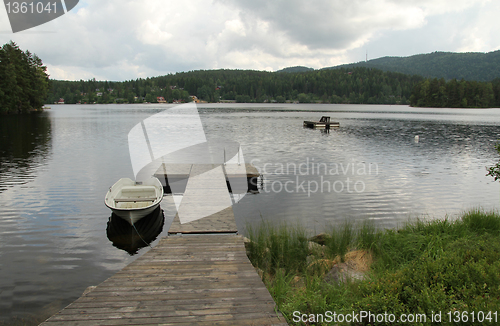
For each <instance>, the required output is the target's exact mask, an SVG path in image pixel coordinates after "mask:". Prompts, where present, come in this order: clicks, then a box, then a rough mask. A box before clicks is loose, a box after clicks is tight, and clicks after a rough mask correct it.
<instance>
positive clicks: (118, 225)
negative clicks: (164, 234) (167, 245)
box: [106, 207, 165, 255]
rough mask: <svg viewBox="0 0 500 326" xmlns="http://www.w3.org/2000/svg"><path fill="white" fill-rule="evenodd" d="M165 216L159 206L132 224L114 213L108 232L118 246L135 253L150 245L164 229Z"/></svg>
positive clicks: (109, 222)
mask: <svg viewBox="0 0 500 326" xmlns="http://www.w3.org/2000/svg"><path fill="white" fill-rule="evenodd" d="M164 222H165V217H164V214H163V210H162V209H161V208H160V207H158V208H157V209H155V210H154V211H153V213H151V214H149V215H146V216H144V217H143V218H142V219H140V220H139V221H137V222H136V223H135V224H134V226H135V227H134V226H131V225H130V224H129V223H128V222H126V221H125V220H124V219H122V218H120V217H119V216H117V215H115V214H112V215H111V216H110V217H109V221H108V226H107V228H106V234H107V236H108V239H109V241H111V242H112V243H113V246H115V247H116V248H119V249H122V250H125V251H126V252H128V253H129V254H130V255H135V254H136V253H137V252H138V251H139V249H141V248H144V247H146V246H149V244H150V243H151V242H153V241H154V240H155V239H156V238H157V237H158V235H159V234H160V233H161V231H162V230H163V223H164Z"/></svg>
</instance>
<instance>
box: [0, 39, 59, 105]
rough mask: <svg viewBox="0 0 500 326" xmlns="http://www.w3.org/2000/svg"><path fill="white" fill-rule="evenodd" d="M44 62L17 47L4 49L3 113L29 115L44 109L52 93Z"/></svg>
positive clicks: (0, 70)
mask: <svg viewBox="0 0 500 326" xmlns="http://www.w3.org/2000/svg"><path fill="white" fill-rule="evenodd" d="M46 70H47V68H46V67H45V66H44V65H43V63H42V60H41V59H40V58H39V57H38V56H36V55H33V54H31V53H30V52H29V51H26V52H23V51H22V50H21V49H19V47H18V46H17V44H16V43H14V42H12V41H11V42H10V43H7V44H4V45H3V46H2V47H1V48H0V91H1V93H0V94H1V95H2V96H0V112H1V113H26V112H29V111H31V110H39V109H41V108H42V106H43V104H44V101H45V99H46V98H47V94H48V90H49V79H48V75H47V73H46Z"/></svg>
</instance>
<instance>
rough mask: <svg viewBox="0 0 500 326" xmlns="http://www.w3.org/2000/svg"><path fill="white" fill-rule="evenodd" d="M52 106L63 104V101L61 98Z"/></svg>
mask: <svg viewBox="0 0 500 326" xmlns="http://www.w3.org/2000/svg"><path fill="white" fill-rule="evenodd" d="M54 104H64V99H63V98H62V97H61V98H60V99H59V101H57V102H54Z"/></svg>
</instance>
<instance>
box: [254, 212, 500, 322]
mask: <svg viewBox="0 0 500 326" xmlns="http://www.w3.org/2000/svg"><path fill="white" fill-rule="evenodd" d="M247 236H248V239H247V243H246V248H247V254H248V257H249V259H250V261H251V262H252V264H253V265H254V267H255V268H256V269H257V271H258V273H259V275H260V276H261V278H262V280H263V282H264V283H265V284H266V286H267V288H268V290H269V292H270V293H271V295H272V296H273V298H274V300H275V302H276V304H277V309H278V310H279V311H280V312H281V313H282V314H283V315H284V316H285V318H286V319H287V321H288V322H289V324H290V325H295V324H301V325H303V324H311V323H314V324H316V325H327V324H329V323H327V322H326V321H325V320H323V321H321V320H318V319H317V318H319V316H322V317H321V318H324V317H325V313H326V312H330V313H332V312H334V313H336V314H339V315H343V316H347V315H350V314H352V315H353V314H359V312H360V311H365V312H370V313H372V314H373V315H377V316H378V315H384V314H386V315H387V314H392V315H394V316H402V315H405V314H406V315H407V316H410V315H417V314H422V316H424V315H425V316H426V318H428V319H427V322H424V324H428V323H429V322H430V321H431V320H430V318H433V317H435V313H436V312H438V311H439V312H442V317H443V318H445V317H446V318H448V315H447V313H448V312H453V311H468V312H472V311H476V312H478V311H484V312H486V311H492V312H493V311H497V310H498V309H497V308H498V307H499V306H500V275H498V269H499V268H500V237H499V236H500V213H499V212H497V211H490V212H485V211H483V210H481V209H471V210H469V211H465V212H463V213H462V214H461V216H460V217H459V218H458V219H456V220H453V221H451V220H448V219H447V218H445V219H443V220H432V221H421V220H416V221H413V222H411V221H410V222H408V223H407V224H406V225H405V226H404V227H402V228H398V229H385V230H376V229H375V228H374V226H373V225H370V224H369V223H363V224H361V225H353V224H351V223H349V222H345V223H344V225H341V226H340V227H338V228H337V229H333V228H331V229H330V231H329V232H327V233H323V234H320V235H316V236H314V237H310V236H308V235H307V233H306V231H305V229H304V228H303V227H301V226H289V225H286V224H282V225H279V226H275V225H271V224H269V223H263V224H261V226H260V227H258V228H257V229H251V228H250V229H249V232H248V235H247ZM498 313H500V311H499V312H498ZM297 316H299V318H297ZM304 316H305V317H304ZM302 317H304V318H305V319H304V318H302ZM330 317H331V316H330ZM499 317H500V316H499ZM301 318H302V319H301ZM422 318H423V317H422ZM492 318H493V317H492ZM329 321H330V322H331V321H332V320H329ZM493 322H495V321H493ZM340 324H344V323H342V322H341V323H340ZM378 324H393V323H390V322H387V323H383V322H382V323H378Z"/></svg>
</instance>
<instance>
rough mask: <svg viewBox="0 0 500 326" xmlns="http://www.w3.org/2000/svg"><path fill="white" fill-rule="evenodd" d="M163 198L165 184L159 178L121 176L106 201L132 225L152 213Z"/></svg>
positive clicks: (108, 193) (107, 194)
mask: <svg viewBox="0 0 500 326" xmlns="http://www.w3.org/2000/svg"><path fill="white" fill-rule="evenodd" d="M162 199H163V186H162V184H161V182H160V180H158V178H155V177H151V178H150V179H147V180H145V181H143V182H135V181H133V180H131V179H129V178H121V179H120V180H118V181H117V182H116V183H115V184H114V185H113V186H112V187H111V188H109V191H108V192H107V193H106V198H105V200H104V203H105V204H106V206H108V207H109V208H110V209H111V210H112V211H113V213H114V214H115V215H117V216H119V217H121V218H122V219H124V220H125V221H127V222H129V223H130V225H134V223H135V222H137V221H139V220H140V219H141V218H143V217H144V216H146V215H148V214H151V213H152V212H153V211H154V210H155V209H156V208H157V207H158V206H159V205H160V202H161V200H162Z"/></svg>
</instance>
